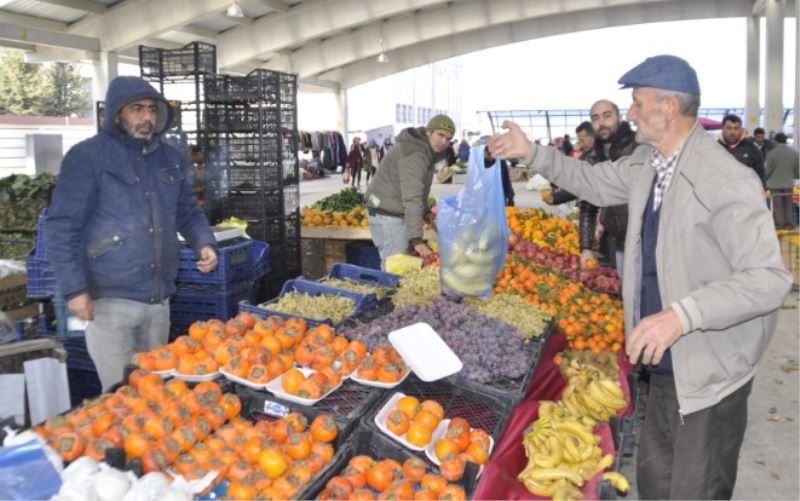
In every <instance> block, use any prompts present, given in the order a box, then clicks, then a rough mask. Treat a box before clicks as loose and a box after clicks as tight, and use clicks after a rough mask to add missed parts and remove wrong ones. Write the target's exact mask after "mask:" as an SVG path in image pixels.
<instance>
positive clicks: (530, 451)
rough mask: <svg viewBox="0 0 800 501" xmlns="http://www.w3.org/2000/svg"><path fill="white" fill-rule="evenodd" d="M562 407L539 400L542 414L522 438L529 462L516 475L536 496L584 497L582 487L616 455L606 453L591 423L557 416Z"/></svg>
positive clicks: (607, 465) (608, 464)
mask: <svg viewBox="0 0 800 501" xmlns="http://www.w3.org/2000/svg"><path fill="white" fill-rule="evenodd" d="M543 410H544V412H543ZM563 411H564V410H563V407H560V406H559V405H558V404H557V403H555V402H541V403H540V404H539V412H540V417H539V419H537V420H536V421H534V422H533V424H532V425H531V426H530V427H529V428H528V430H527V431H526V432H525V437H524V438H523V448H524V449H525V455H526V456H527V457H528V465H527V466H526V467H525V469H524V470H522V472H521V473H520V474H519V475H518V477H517V478H518V479H519V480H520V481H522V483H523V484H525V488H526V489H528V491H529V492H531V493H532V494H534V495H536V496H543V497H551V498H553V499H556V500H559V499H581V497H582V493H581V490H580V489H579V487H581V486H582V485H583V484H584V483H585V482H587V481H589V479H591V478H592V477H593V476H594V475H596V474H597V473H599V472H601V471H603V470H605V469H606V468H608V467H610V466H611V465H612V464H613V463H614V456H613V455H612V454H606V455H605V456H604V455H603V452H602V450H601V449H600V447H599V446H598V440H599V439H598V438H597V436H596V435H594V434H593V433H592V426H591V425H588V424H586V423H584V422H583V421H581V420H579V419H576V418H573V417H563V416H562V417H558V415H559V414H561V413H562V412H563Z"/></svg>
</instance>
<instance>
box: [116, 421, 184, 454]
mask: <svg viewBox="0 0 800 501" xmlns="http://www.w3.org/2000/svg"><path fill="white" fill-rule="evenodd" d="M170 438H172V439H174V440H175V442H177V444H178V446H180V448H181V451H183V452H186V451H188V450H189V449H191V448H192V445H193V444H194V443H195V441H196V440H197V437H196V436H195V434H194V431H192V429H191V428H189V427H188V426H179V427H177V428H175V429H174V430H172V433H171V434H170ZM126 444H127V440H126ZM126 452H127V448H126Z"/></svg>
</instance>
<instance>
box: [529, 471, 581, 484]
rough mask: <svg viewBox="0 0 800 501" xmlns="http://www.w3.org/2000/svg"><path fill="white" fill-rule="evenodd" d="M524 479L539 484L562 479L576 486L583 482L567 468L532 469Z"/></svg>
mask: <svg viewBox="0 0 800 501" xmlns="http://www.w3.org/2000/svg"><path fill="white" fill-rule="evenodd" d="M526 477H527V478H532V479H533V480H536V481H539V482H542V481H547V480H559V479H562V478H563V479H565V480H569V481H570V482H572V483H573V484H575V485H577V486H581V485H583V482H584V480H583V477H581V476H580V475H578V474H577V473H575V472H574V471H572V470H570V469H568V468H533V469H531V470H529V471H528V472H527V474H526Z"/></svg>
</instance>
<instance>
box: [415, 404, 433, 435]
mask: <svg viewBox="0 0 800 501" xmlns="http://www.w3.org/2000/svg"><path fill="white" fill-rule="evenodd" d="M413 421H414V422H415V423H421V424H423V425H425V426H426V427H427V428H428V429H429V430H431V433H433V431H434V430H435V429H436V427H437V426H439V418H438V417H436V416H435V415H434V414H433V413H432V412H431V411H429V410H426V409H421V410H420V411H419V412H417V415H416V416H414V420H413Z"/></svg>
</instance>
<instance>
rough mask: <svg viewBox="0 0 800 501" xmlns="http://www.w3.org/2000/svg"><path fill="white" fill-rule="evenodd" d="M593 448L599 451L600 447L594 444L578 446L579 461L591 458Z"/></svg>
mask: <svg viewBox="0 0 800 501" xmlns="http://www.w3.org/2000/svg"><path fill="white" fill-rule="evenodd" d="M595 450H598V451H599V450H600V448H599V447H597V446H596V445H584V446H583V447H581V448H580V455H581V461H582V462H583V461H586V460H587V459H591V458H592V454H595V452H594V451H595ZM598 457H599V456H598ZM595 459H596V458H595Z"/></svg>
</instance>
